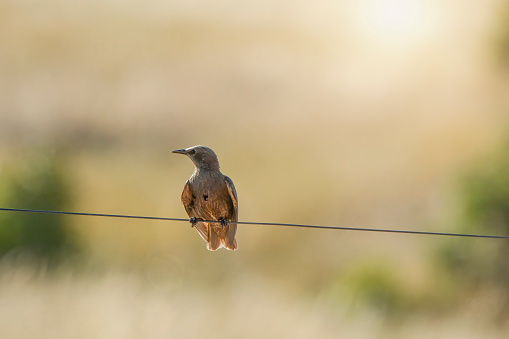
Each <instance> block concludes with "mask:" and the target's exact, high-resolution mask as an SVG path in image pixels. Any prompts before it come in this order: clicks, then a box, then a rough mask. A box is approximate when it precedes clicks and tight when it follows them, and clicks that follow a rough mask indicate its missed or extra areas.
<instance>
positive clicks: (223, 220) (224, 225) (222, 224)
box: [219, 218, 228, 228]
mask: <svg viewBox="0 0 509 339" xmlns="http://www.w3.org/2000/svg"><path fill="white" fill-rule="evenodd" d="M219 221H220V222H221V227H223V228H224V227H226V226H228V219H224V218H222V219H219Z"/></svg>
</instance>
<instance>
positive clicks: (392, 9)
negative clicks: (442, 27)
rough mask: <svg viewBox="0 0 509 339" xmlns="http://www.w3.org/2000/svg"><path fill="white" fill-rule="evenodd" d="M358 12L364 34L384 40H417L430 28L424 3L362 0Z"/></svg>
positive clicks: (421, 0)
mask: <svg viewBox="0 0 509 339" xmlns="http://www.w3.org/2000/svg"><path fill="white" fill-rule="evenodd" d="M359 6H360V8H358V10H359V11H358V12H359V16H360V21H361V22H362V26H364V28H363V30H365V31H366V32H367V33H369V35H372V36H375V37H378V38H383V39H385V40H396V41H397V40H409V39H415V38H419V37H420V36H422V35H423V34H425V33H426V31H427V29H428V28H429V8H428V6H426V3H425V2H424V0H365V1H361V2H359Z"/></svg>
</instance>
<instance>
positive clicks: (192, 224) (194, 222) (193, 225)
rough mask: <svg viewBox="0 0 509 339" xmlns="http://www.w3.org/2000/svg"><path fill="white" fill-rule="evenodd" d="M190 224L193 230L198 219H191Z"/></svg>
mask: <svg viewBox="0 0 509 339" xmlns="http://www.w3.org/2000/svg"><path fill="white" fill-rule="evenodd" d="M189 222H190V223H191V228H193V227H195V226H196V224H197V223H198V218H196V217H192V218H190V219H189Z"/></svg>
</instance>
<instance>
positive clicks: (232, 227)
mask: <svg viewBox="0 0 509 339" xmlns="http://www.w3.org/2000/svg"><path fill="white" fill-rule="evenodd" d="M224 181H225V182H226V187H227V188H228V194H229V196H230V198H231V200H232V203H233V210H232V211H230V215H229V218H228V219H229V221H238V220H239V202H238V200H237V190H236V189H235V185H234V184H233V181H232V179H230V178H228V177H227V176H225V177H224ZM236 233H237V224H236V223H230V224H229V225H228V244H225V245H227V246H226V247H227V248H228V249H230V250H236V249H237V240H235V234H236Z"/></svg>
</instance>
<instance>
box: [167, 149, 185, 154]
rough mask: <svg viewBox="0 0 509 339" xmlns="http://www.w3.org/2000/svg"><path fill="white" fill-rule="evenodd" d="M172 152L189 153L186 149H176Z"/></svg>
mask: <svg viewBox="0 0 509 339" xmlns="http://www.w3.org/2000/svg"><path fill="white" fill-rule="evenodd" d="M171 153H178V154H184V155H187V153H186V150H185V149H176V150H174V151H171Z"/></svg>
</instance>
